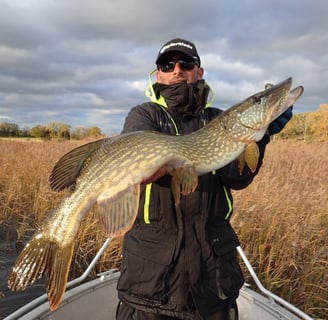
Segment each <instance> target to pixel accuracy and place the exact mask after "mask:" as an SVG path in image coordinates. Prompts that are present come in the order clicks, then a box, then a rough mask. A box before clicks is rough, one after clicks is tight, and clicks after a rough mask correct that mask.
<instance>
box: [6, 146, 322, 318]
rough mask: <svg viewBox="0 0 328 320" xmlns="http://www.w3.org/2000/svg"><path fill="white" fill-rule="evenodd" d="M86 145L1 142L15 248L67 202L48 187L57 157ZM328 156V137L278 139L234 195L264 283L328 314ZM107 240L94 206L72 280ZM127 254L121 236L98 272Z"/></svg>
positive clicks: (242, 232) (239, 223)
mask: <svg viewBox="0 0 328 320" xmlns="http://www.w3.org/2000/svg"><path fill="white" fill-rule="evenodd" d="M79 144H81V142H67V141H66V142H52V141H49V142H33V141H30V142H22V141H6V140H0V151H1V157H0V231H1V235H4V236H3V237H2V238H3V239H4V241H6V242H7V245H8V246H10V245H13V244H18V248H17V250H20V248H19V247H20V246H21V243H23V242H26V240H27V239H28V238H29V237H30V236H31V234H32V232H33V231H34V230H35V229H36V228H37V227H38V226H39V225H40V224H41V223H42V220H43V219H44V218H45V216H46V215H47V214H48V213H49V212H50V211H51V210H52V209H53V208H54V207H55V206H56V205H57V204H58V202H59V201H60V200H61V199H62V197H63V195H64V193H56V192H52V191H51V190H50V189H49V187H48V176H49V173H50V171H51V169H52V167H53V165H54V164H55V162H56V161H57V160H58V158H59V157H60V156H61V155H62V154H64V153H65V152H67V151H68V150H70V149H72V148H73V147H75V146H77V145H79ZM327 155H328V143H327V142H320V143H317V142H313V143H311V144H307V143H304V142H297V141H289V140H288V141H273V142H271V143H270V144H269V145H268V147H267V152H266V156H265V161H264V165H263V167H262V169H261V171H260V173H259V175H258V176H257V177H256V178H255V180H254V182H253V183H252V184H251V185H250V186H249V187H248V188H247V189H245V190H242V191H236V192H234V199H235V200H234V208H235V214H234V217H233V221H232V222H233V225H234V227H235V229H236V231H237V232H238V234H239V237H240V240H241V243H242V246H243V248H244V250H245V251H246V254H247V256H248V258H249V259H250V261H251V263H252V265H253V266H254V268H255V269H256V271H257V273H258V275H259V277H260V279H261V281H262V282H263V283H264V285H265V286H266V287H267V288H269V289H270V290H272V291H273V292H275V293H276V294H278V295H280V296H282V297H283V298H285V299H287V300H288V301H290V302H292V303H293V304H295V305H297V306H298V307H300V308H301V309H302V310H304V311H305V312H307V313H309V314H311V315H313V316H315V317H319V318H323V319H326V318H328V308H327V305H328V298H327V297H328V238H327V230H328V219H327V218H328V164H327V160H328V159H327ZM104 240H105V234H104V232H103V229H102V227H101V225H100V224H99V221H98V217H97V211H96V208H93V209H92V210H91V212H90V214H89V215H88V217H87V218H86V219H85V220H84V221H83V223H82V226H81V228H80V230H79V234H78V237H77V239H76V250H75V255H74V258H73V265H72V268H71V272H70V277H73V276H77V275H79V274H80V273H81V272H82V271H83V270H85V268H86V266H87V265H88V263H89V262H90V260H91V259H92V258H93V257H94V255H95V253H96V252H97V250H98V249H99V248H100V246H101V245H102V243H103V241H104ZM120 257H121V238H118V239H115V240H114V241H113V242H112V244H111V246H110V248H109V249H108V250H107V251H106V252H105V254H104V255H103V256H102V258H101V261H100V262H99V263H98V265H97V267H96V270H95V272H100V271H103V270H105V269H106V268H110V267H118V266H119V264H120ZM245 275H247V271H246V270H245ZM247 281H248V282H250V283H251V282H252V281H251V279H250V277H247Z"/></svg>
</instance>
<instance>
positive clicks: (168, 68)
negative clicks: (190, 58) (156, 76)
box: [158, 60, 196, 72]
mask: <svg viewBox="0 0 328 320" xmlns="http://www.w3.org/2000/svg"><path fill="white" fill-rule="evenodd" d="M177 63H179V65H180V68H181V69H182V70H184V71H189V70H192V69H193V68H194V67H195V65H196V63H195V62H187V61H183V60H178V61H169V62H166V63H163V64H160V65H159V66H158V67H159V69H160V70H161V71H162V72H172V71H173V70H174V67H175V65H176V64H177Z"/></svg>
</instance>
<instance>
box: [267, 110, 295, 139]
mask: <svg viewBox="0 0 328 320" xmlns="http://www.w3.org/2000/svg"><path fill="white" fill-rule="evenodd" d="M292 116H293V106H291V107H289V108H288V109H287V110H286V111H285V112H284V113H283V114H281V115H280V116H279V117H278V118H277V119H276V120H274V121H272V122H271V123H270V125H269V128H268V131H269V135H270V136H271V135H273V134H277V133H279V132H280V131H281V130H282V129H283V128H284V127H285V125H286V124H287V123H288V121H289V120H290V119H291V118H292Z"/></svg>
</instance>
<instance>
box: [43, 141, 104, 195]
mask: <svg viewBox="0 0 328 320" xmlns="http://www.w3.org/2000/svg"><path fill="white" fill-rule="evenodd" d="M108 139H109V138H105V139H100V140H97V141H93V142H90V143H87V144H84V145H82V146H80V147H77V148H75V149H73V150H71V151H69V152H67V153H66V154H65V155H63V156H62V157H61V158H60V159H59V160H58V162H57V163H56V165H55V166H54V168H53V169H52V172H51V174H50V177H49V183H50V188H51V189H52V190H54V191H61V190H63V189H65V188H70V187H72V186H74V183H75V181H76V178H77V177H78V176H79V173H80V171H81V168H82V167H83V164H84V163H85V161H86V160H87V159H88V157H89V156H90V155H91V154H92V153H93V152H94V151H95V150H97V149H98V148H99V146H100V145H102V144H104V141H105V140H108Z"/></svg>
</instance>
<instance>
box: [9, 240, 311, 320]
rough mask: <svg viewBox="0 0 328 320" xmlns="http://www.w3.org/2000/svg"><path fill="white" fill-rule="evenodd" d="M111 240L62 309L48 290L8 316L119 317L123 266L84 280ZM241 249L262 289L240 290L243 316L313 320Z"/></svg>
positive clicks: (58, 319)
mask: <svg viewBox="0 0 328 320" xmlns="http://www.w3.org/2000/svg"><path fill="white" fill-rule="evenodd" d="M109 243H110V239H109V238H108V239H106V241H105V242H104V244H103V245H102V247H101V248H100V249H99V251H98V252H97V254H96V255H95V257H94V259H93V260H92V262H91V263H90V264H89V266H88V268H87V269H86V270H85V272H84V273H83V274H82V275H81V276H80V277H78V278H76V279H73V280H72V281H69V282H68V283H67V290H66V292H65V295H64V297H63V300H62V302H61V304H60V305H59V307H58V309H56V310H55V311H51V310H50V309H49V303H48V298H47V294H43V295H41V296H40V297H38V298H36V299H34V300H33V301H31V302H30V303H28V304H26V305H25V306H23V307H21V308H20V309H18V310H17V311H15V312H13V313H12V314H10V315H9V316H7V317H6V318H5V319H4V320H18V319H20V320H36V319H40V320H41V319H42V320H44V319H49V320H50V319H51V320H82V319H94V320H105V319H106V320H109V319H110V320H115V313H116V307H117V304H118V297H117V292H116V285H117V281H118V278H119V276H120V272H119V270H117V269H111V270H108V271H106V272H103V273H101V274H99V275H98V277H97V278H96V279H93V280H90V281H87V282H84V281H85V279H86V278H87V276H88V275H89V274H90V272H91V271H92V269H93V268H94V266H95V265H96V263H97V261H98V259H99V257H100V256H101V255H102V253H103V252H104V251H105V249H106V248H107V246H108V245H109ZM237 250H238V253H239V255H240V256H241V258H242V261H243V262H244V263H245V265H246V267H247V270H248V271H249V272H250V275H251V276H252V278H253V279H254V281H255V284H256V286H257V291H259V292H256V291H254V290H252V289H251V288H250V287H249V286H248V285H247V284H245V285H244V286H243V288H242V289H241V290H240V295H239V298H238V300H237V304H238V309H239V318H240V320H254V319H256V320H259V319H261V320H276V319H280V320H300V319H304V320H313V318H312V317H310V316H309V315H307V314H305V313H304V312H303V311H301V310H300V309H298V308H297V307H295V306H294V305H292V304H290V303H289V302H287V301H286V300H284V299H282V298H280V297H279V296H277V295H275V294H274V293H272V292H271V291H269V290H267V289H266V288H265V287H264V286H263V285H262V283H261V282H260V280H259V279H258V277H257V275H256V273H255V271H254V269H253V268H252V266H251V264H250V262H249V260H248V259H247V257H246V255H245V253H244V251H243V250H242V248H241V247H240V246H239V247H237Z"/></svg>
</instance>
